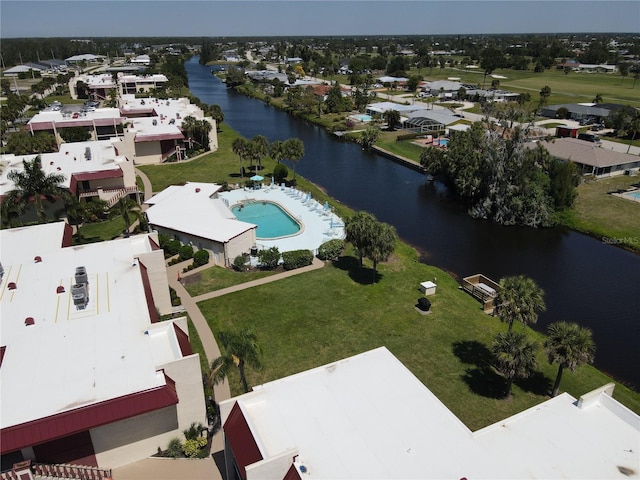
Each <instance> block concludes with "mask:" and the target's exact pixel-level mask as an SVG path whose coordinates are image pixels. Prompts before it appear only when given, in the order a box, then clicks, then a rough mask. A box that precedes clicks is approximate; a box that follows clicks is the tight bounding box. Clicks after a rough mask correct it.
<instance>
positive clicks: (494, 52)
mask: <svg viewBox="0 0 640 480" xmlns="http://www.w3.org/2000/svg"><path fill="white" fill-rule="evenodd" d="M503 63H504V56H503V54H502V51H501V50H500V49H498V48H497V47H495V46H489V47H487V48H485V49H484V50H483V51H482V55H481V58H480V68H482V70H483V71H484V77H483V79H482V88H483V89H484V84H485V82H486V80H487V75H491V74H492V73H493V72H494V70H495V69H497V68H500V67H501V66H502V64H503Z"/></svg>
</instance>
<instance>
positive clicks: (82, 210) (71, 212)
mask: <svg viewBox="0 0 640 480" xmlns="http://www.w3.org/2000/svg"><path fill="white" fill-rule="evenodd" d="M65 211H66V213H67V218H68V219H69V223H70V224H71V225H74V226H75V227H76V235H77V240H78V242H80V238H81V235H80V225H81V224H82V223H84V222H85V221H86V220H87V216H88V215H89V209H88V208H87V204H86V203H85V202H81V201H80V200H78V199H77V198H76V197H74V196H72V197H70V198H69V201H68V202H67V203H66V204H65Z"/></svg>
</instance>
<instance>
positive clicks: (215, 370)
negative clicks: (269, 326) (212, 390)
mask: <svg viewBox="0 0 640 480" xmlns="http://www.w3.org/2000/svg"><path fill="white" fill-rule="evenodd" d="M218 340H219V342H220V344H221V346H222V351H223V353H222V355H221V356H220V357H218V358H216V359H215V360H214V361H213V362H212V363H211V377H210V379H211V382H212V383H213V385H217V384H219V383H221V382H223V381H224V380H225V379H226V378H227V377H228V375H229V373H230V372H231V369H232V368H233V367H237V368H238V371H239V373H240V381H241V382H242V386H243V388H244V391H245V393H247V392H249V385H248V384H247V378H246V373H245V369H246V366H247V365H248V366H250V367H252V368H254V369H256V370H260V369H262V359H261V351H260V347H259V345H258V342H257V337H256V335H255V334H254V333H253V332H251V330H249V329H247V328H243V329H242V330H240V331H239V332H231V331H222V332H219V333H218Z"/></svg>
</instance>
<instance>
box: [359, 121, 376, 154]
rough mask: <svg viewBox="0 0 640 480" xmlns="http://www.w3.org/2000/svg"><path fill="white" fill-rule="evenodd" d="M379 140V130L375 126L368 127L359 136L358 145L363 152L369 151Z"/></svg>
mask: <svg viewBox="0 0 640 480" xmlns="http://www.w3.org/2000/svg"><path fill="white" fill-rule="evenodd" d="M378 138H380V129H379V128H378V127H376V126H375V125H370V126H368V127H367V128H366V130H365V131H364V132H362V135H361V136H360V145H362V148H364V149H365V150H371V148H372V147H373V145H374V144H375V143H376V141H377V140H378Z"/></svg>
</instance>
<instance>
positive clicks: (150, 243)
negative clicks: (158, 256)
mask: <svg viewBox="0 0 640 480" xmlns="http://www.w3.org/2000/svg"><path fill="white" fill-rule="evenodd" d="M147 238H148V239H149V245H151V250H153V251H154V252H155V251H156V250H160V245H158V244H157V243H156V242H155V240H154V239H153V238H151V237H150V236H149V237H147Z"/></svg>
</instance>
